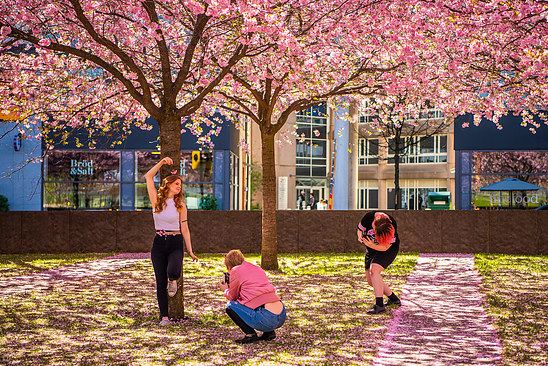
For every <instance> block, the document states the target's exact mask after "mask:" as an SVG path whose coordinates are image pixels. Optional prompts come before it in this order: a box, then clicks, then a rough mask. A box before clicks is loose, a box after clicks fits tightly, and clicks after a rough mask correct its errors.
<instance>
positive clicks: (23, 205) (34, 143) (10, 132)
mask: <svg viewBox="0 0 548 366" xmlns="http://www.w3.org/2000/svg"><path fill="white" fill-rule="evenodd" d="M19 128H22V132H23V134H24V135H25V138H23V139H21V140H20V141H21V145H20V149H19V151H16V150H15V148H16V147H14V142H15V141H14V138H16V137H17V136H18V134H19ZM0 136H4V137H3V138H1V139H0V177H1V179H0V194H1V195H3V196H5V197H6V198H7V199H8V203H9V205H10V206H9V209H10V210H11V211H39V210H41V209H42V188H41V176H42V175H41V171H42V163H41V161H40V160H38V161H36V162H34V161H33V160H35V159H40V156H41V154H42V148H41V143H40V141H38V140H36V138H35V135H34V133H33V131H31V130H28V129H25V128H23V127H22V126H18V125H16V124H15V123H11V122H0ZM29 160H30V161H31V162H29ZM8 175H9V177H8Z"/></svg>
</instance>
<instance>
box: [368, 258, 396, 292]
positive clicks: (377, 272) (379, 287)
mask: <svg viewBox="0 0 548 366" xmlns="http://www.w3.org/2000/svg"><path fill="white" fill-rule="evenodd" d="M382 271H384V268H383V267H382V266H381V265H380V264H377V263H371V268H370V275H369V276H367V275H366V277H367V279H368V281H367V282H368V283H369V277H370V279H371V282H372V286H373V291H374V293H375V297H382V296H383V295H386V296H389V295H392V290H391V289H390V287H388V285H387V284H386V283H384V281H383V279H382V274H381V272H382ZM370 284H371V283H370Z"/></svg>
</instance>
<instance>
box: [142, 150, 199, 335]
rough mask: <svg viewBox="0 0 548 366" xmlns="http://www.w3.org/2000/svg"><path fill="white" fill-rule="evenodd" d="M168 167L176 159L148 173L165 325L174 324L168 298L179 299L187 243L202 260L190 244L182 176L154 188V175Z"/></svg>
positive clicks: (154, 260)
mask: <svg viewBox="0 0 548 366" xmlns="http://www.w3.org/2000/svg"><path fill="white" fill-rule="evenodd" d="M164 164H168V165H173V160H172V159H171V158H167V157H166V158H163V159H162V160H160V162H159V163H158V164H156V165H154V166H153V167H152V169H150V170H149V171H148V172H147V173H146V174H145V179H146V182H147V190H148V196H149V198H150V202H151V203H152V215H153V217H154V226H155V228H156V236H155V237H154V242H153V244H152V249H151V250H150V257H151V259H152V266H153V267H154V276H155V277H156V296H157V298H158V307H159V308H160V318H161V321H160V324H161V325H167V324H169V323H170V321H169V317H168V296H175V294H176V293H177V280H178V279H179V278H180V277H181V270H182V266H183V243H184V244H186V250H187V252H188V255H190V257H191V258H192V259H193V260H194V261H197V260H198V258H196V256H195V255H194V253H193V252H192V244H191V243H190V231H189V229H188V222H187V210H186V205H185V202H184V199H183V182H182V179H181V177H180V176H178V175H170V176H168V177H166V178H164V179H163V180H162V184H161V186H160V188H159V189H158V191H157V190H156V186H155V185H154V176H155V175H156V173H158V170H160V168H161V167H162V165H164Z"/></svg>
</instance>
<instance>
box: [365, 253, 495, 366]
mask: <svg viewBox="0 0 548 366" xmlns="http://www.w3.org/2000/svg"><path fill="white" fill-rule="evenodd" d="M480 283H481V277H480V275H479V274H478V272H477V270H476V268H475V265H474V256H473V255H451V254H421V255H420V257H419V260H418V263H417V267H416V269H415V271H414V272H413V273H412V274H411V276H410V277H409V279H408V282H407V284H406V285H405V287H404V290H403V293H402V296H401V300H402V306H401V307H400V308H399V309H397V310H396V311H395V312H394V318H393V320H392V322H391V324H390V325H389V327H388V331H387V334H386V336H385V338H384V340H383V342H382V344H381V346H380V348H379V351H378V353H377V355H376V359H375V363H374V365H376V366H381V365H390V366H397V365H407V366H412V365H444V366H445V365H497V364H498V363H500V361H501V360H502V346H501V344H500V341H499V339H498V336H497V334H496V331H495V329H494V327H493V325H492V323H491V320H490V319H489V317H488V316H487V314H486V312H485V310H484V308H483V301H484V299H483V297H482V295H481V292H480V288H479V286H480Z"/></svg>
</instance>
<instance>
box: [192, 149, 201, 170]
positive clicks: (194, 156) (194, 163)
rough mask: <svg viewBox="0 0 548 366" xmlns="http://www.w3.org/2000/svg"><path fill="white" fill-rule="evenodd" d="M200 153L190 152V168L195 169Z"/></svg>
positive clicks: (198, 162)
mask: <svg viewBox="0 0 548 366" xmlns="http://www.w3.org/2000/svg"><path fill="white" fill-rule="evenodd" d="M200 155H201V154H200V152H199V151H193V152H192V169H196V168H197V167H198V164H200Z"/></svg>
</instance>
